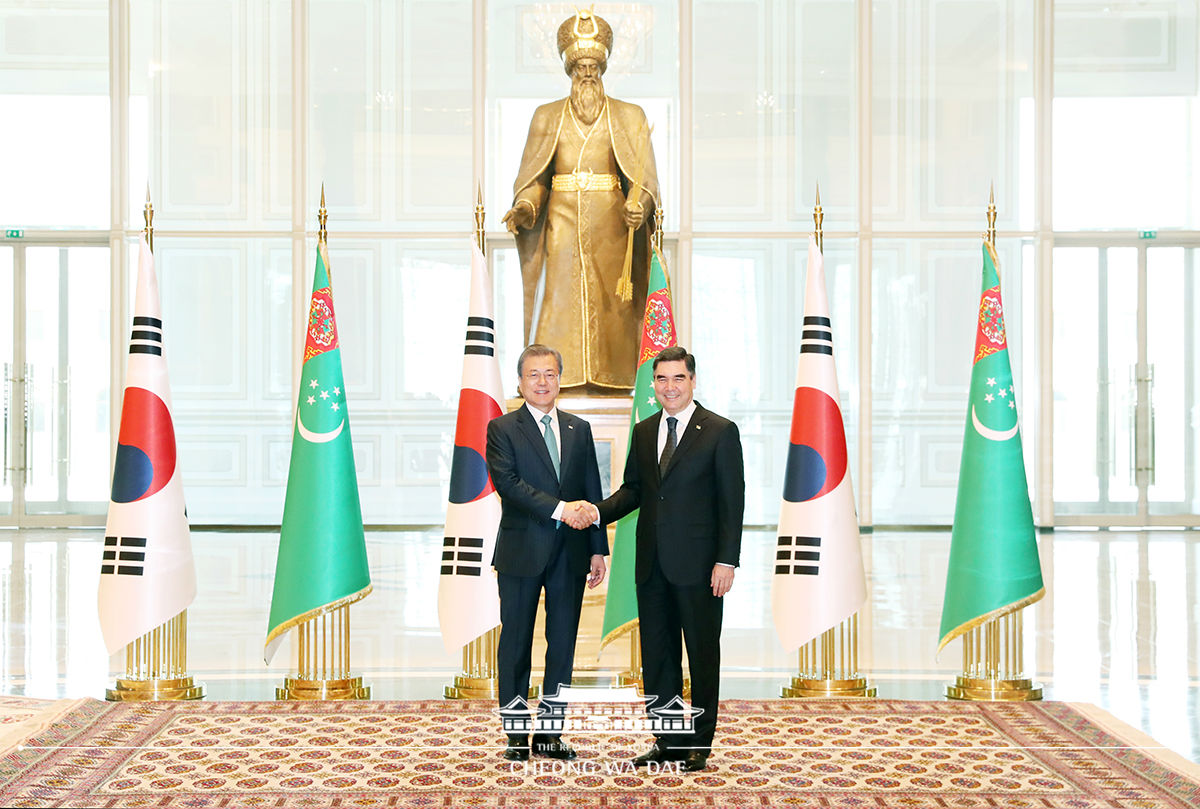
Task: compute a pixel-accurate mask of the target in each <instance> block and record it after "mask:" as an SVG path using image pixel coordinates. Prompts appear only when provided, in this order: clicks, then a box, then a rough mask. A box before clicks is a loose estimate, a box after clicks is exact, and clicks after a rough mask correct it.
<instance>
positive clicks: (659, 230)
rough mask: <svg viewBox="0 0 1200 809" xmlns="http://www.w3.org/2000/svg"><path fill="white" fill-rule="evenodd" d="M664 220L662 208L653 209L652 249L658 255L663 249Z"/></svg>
mask: <svg viewBox="0 0 1200 809" xmlns="http://www.w3.org/2000/svg"><path fill="white" fill-rule="evenodd" d="M664 218H666V217H665V216H664V215H663V209H662V206H661V205H659V206H658V207H657V208H655V209H654V249H655V250H657V251H658V252H659V253H661V252H662V249H663V219H664Z"/></svg>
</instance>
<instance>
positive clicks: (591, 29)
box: [504, 11, 658, 394]
mask: <svg viewBox="0 0 1200 809" xmlns="http://www.w3.org/2000/svg"><path fill="white" fill-rule="evenodd" d="M612 41H613V33H612V27H611V26H609V24H608V23H607V22H605V21H604V20H603V19H601V18H600V17H598V16H596V15H594V14H592V13H591V12H590V11H580V12H578V13H577V14H576V15H575V16H574V17H571V18H569V19H567V20H566V21H565V22H564V23H563V24H562V25H561V26H559V29H558V52H559V53H560V54H561V55H562V58H563V67H564V69H565V70H566V72H567V75H568V76H570V77H571V95H570V96H569V97H567V98H562V99H559V100H558V101H552V102H550V103H549V104H543V105H542V106H540V107H538V108H537V110H536V111H534V113H533V121H532V122H531V123H530V125H529V138H528V140H527V141H526V143H525V153H524V155H523V156H522V157H521V170H520V172H519V173H518V175H517V181H516V183H515V184H514V188H513V194H514V199H513V206H512V208H511V209H510V210H509V211H508V213H506V214H505V215H504V222H505V224H506V225H507V227H508V229H509V231H510V232H512V233H514V234H515V235H516V237H517V252H518V253H519V254H520V258H521V277H522V281H523V282H524V290H525V342H526V343H527V344H528V343H534V342H537V343H543V344H545V345H549V346H553V347H554V348H556V349H558V350H559V351H560V352H562V355H563V375H562V387H563V389H564V390H568V389H569V390H571V392H574V393H591V394H595V393H600V394H619V393H624V392H626V391H628V390H629V389H630V388H632V387H633V380H634V373H635V371H636V366H637V350H638V341H639V339H640V338H641V332H640V328H641V321H642V315H643V310H644V309H645V305H646V279H647V272H648V269H649V259H650V232H651V230H652V229H653V227H654V209H655V208H656V207H657V205H658V175H657V172H656V171H655V168H654V150H653V148H652V147H651V145H650V128H649V126H648V125H647V123H646V114H645V112H643V111H642V108H641V107H639V106H637V105H636V104H630V103H628V102H625V101H618V100H617V99H615V98H608V97H607V96H605V94H604V85H603V83H602V81H601V78H600V77H601V75H602V74H603V73H604V70H605V68H606V67H607V66H608V55H609V53H610V52H611V50H612ZM630 242H632V261H628V260H627V254H628V253H629V250H628V249H627V247H628V245H629V243H630ZM630 284H632V289H631V288H630ZM630 292H632V295H631V294H630Z"/></svg>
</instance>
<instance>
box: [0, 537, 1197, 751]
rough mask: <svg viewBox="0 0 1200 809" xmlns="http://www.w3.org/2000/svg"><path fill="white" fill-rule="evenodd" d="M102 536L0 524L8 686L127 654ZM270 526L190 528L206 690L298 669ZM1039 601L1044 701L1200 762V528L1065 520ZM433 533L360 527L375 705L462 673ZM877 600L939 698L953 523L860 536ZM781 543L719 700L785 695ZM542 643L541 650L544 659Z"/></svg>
mask: <svg viewBox="0 0 1200 809" xmlns="http://www.w3.org/2000/svg"><path fill="white" fill-rule="evenodd" d="M102 541H103V540H102V532H100V531H99V530H96V531H48V530H19V531H15V530H5V531H0V618H2V620H3V626H4V632H3V637H2V641H0V642H2V644H3V648H2V649H0V691H3V692H4V693H8V694H28V695H31V696H39V697H62V696H72V697H73V696H92V697H102V696H103V694H104V689H105V688H106V687H108V686H110V685H111V684H112V683H111V680H112V677H113V676H114V675H115V674H117V673H119V672H120V671H121V670H122V669H123V666H124V660H123V657H121V656H118V657H116V658H113V659H112V660H110V659H109V658H108V656H107V655H106V654H105V651H104V646H103V643H102V640H101V637H100V629H99V622H98V619H97V614H96V588H97V583H98V578H99V572H98V571H99V565H100V555H101V546H102ZM277 541H278V537H277V535H275V534H272V533H225V532H197V533H195V534H193V546H194V549H195V555H196V563H197V573H198V578H199V592H200V596H199V597H198V598H197V600H196V602H195V603H194V604H193V606H192V607H191V608H190V610H189V669H190V671H191V673H192V674H193V675H194V676H196V677H197V679H199V680H202V681H203V682H204V683H205V684H206V685H207V688H208V695H209V698H210V699H218V700H221V699H239V700H240V699H272V698H273V697H274V688H275V686H276V685H278V684H279V683H280V682H281V681H282V679H283V677H284V676H285V675H286V674H287V673H288V670H289V666H290V665H291V663H292V659H293V653H292V650H291V649H290V648H289V647H288V646H287V645H286V644H285V646H284V648H283V649H282V650H281V651H280V653H279V655H277V657H276V659H275V661H274V663H273V664H272V665H271V666H269V667H268V666H266V665H265V664H264V662H263V654H262V651H263V639H264V637H265V634H266V625H267V612H268V609H269V606H270V598H271V585H272V581H273V571H274V567H275V551H276V543H277ZM1039 543H1040V551H1041V559H1042V569H1043V574H1044V577H1045V579H1046V582H1047V593H1048V594H1047V597H1046V598H1045V599H1043V600H1042V601H1041V602H1040V603H1038V604H1036V605H1034V606H1033V607H1031V608H1030V609H1028V610H1027V611H1026V615H1025V663H1026V673H1027V675H1029V676H1032V677H1035V678H1036V679H1038V680H1039V681H1040V682H1042V683H1043V684H1044V685H1045V687H1046V690H1045V693H1046V698H1047V699H1056V700H1065V701H1071V702H1091V703H1095V704H1098V705H1100V706H1102V707H1104V708H1106V709H1107V710H1109V711H1111V712H1112V713H1113V714H1115V715H1116V716H1117V717H1119V718H1120V719H1122V720H1123V721H1125V722H1128V723H1129V724H1131V725H1134V726H1135V727H1140V728H1141V729H1142V730H1144V731H1145V732H1146V733H1148V734H1150V735H1151V736H1153V737H1154V738H1156V739H1158V740H1159V741H1160V742H1162V743H1163V744H1165V745H1167V746H1168V747H1170V748H1172V749H1174V750H1176V751H1179V752H1180V753H1182V754H1184V755H1185V756H1187V757H1189V758H1191V759H1192V760H1198V759H1200V722H1198V721H1197V717H1198V715H1200V713H1198V711H1197V707H1198V706H1197V701H1198V694H1200V653H1198V651H1197V647H1198V646H1200V597H1198V595H1197V586H1198V585H1197V582H1198V580H1200V554H1198V549H1200V534H1198V533H1194V532H1169V531H1154V532H1117V531H1058V532H1055V533H1053V534H1045V535H1042V536H1041V538H1040V540H1039ZM441 545H442V538H441V533H440V532H439V531H428V532H376V533H372V534H369V535H368V538H367V546H368V552H369V555H370V559H371V571H372V578H373V580H374V584H375V592H374V593H373V594H372V595H371V596H369V597H368V598H367V599H366V600H365V601H363V602H361V603H360V604H357V605H355V606H354V607H353V608H352V615H353V639H352V664H353V667H354V669H355V670H356V672H358V673H361V674H363V675H365V676H366V679H367V680H368V681H369V682H370V683H371V685H372V686H373V689H374V691H373V695H374V697H375V698H376V699H416V698H431V697H437V696H439V695H440V693H441V688H442V686H443V685H444V684H445V683H447V682H448V681H449V680H450V678H451V677H452V676H453V675H454V674H455V673H457V672H458V670H459V664H460V662H461V657H460V654H459V652H458V651H447V650H446V649H445V648H444V647H443V645H442V641H441V635H440V633H439V631H438V622H437V583H438V582H437V576H438V567H439V560H440V555H441ZM863 547H864V557H865V559H866V563H867V567H868V576H869V578H870V602H869V604H868V605H867V606H866V607H864V609H863V610H862V613H861V622H860V627H861V630H860V631H861V645H860V653H859V660H860V665H861V666H862V667H863V669H864V670H865V671H866V672H867V674H868V676H869V677H870V678H871V680H872V682H873V683H874V684H875V685H876V686H877V687H878V689H879V696H881V697H890V698H903V699H939V698H941V695H942V691H943V689H944V687H945V685H946V684H947V683H948V682H950V681H951V680H952V679H953V677H954V675H955V674H956V673H957V672H958V671H959V668H960V665H961V657H960V652H959V644H958V643H954V644H952V645H951V646H950V647H948V648H947V650H946V652H944V653H943V654H942V655H941V657H940V658H935V656H934V652H935V650H936V648H937V632H938V623H939V620H940V613H941V601H942V591H943V588H944V585H945V574H946V562H947V558H948V555H949V550H950V535H949V532H914V531H889V532H885V531H880V532H878V533H875V534H871V535H867V536H865V537H864V540H863ZM774 548H775V536H774V534H773V533H768V532H751V533H747V535H746V536H745V539H744V541H743V556H742V567H741V568H740V569H739V571H738V574H737V579H736V581H735V584H734V589H733V591H732V592H731V594H730V596H729V601H728V603H727V605H726V612H725V631H724V639H723V666H724V668H723V685H722V689H723V691H722V694H723V695H724V696H728V697H746V698H761V697H774V696H777V695H778V692H779V687H780V685H781V684H782V683H783V682H784V681H786V679H787V678H788V677H789V676H790V674H791V673H792V670H793V669H794V668H795V657H794V655H792V654H785V653H784V652H783V650H782V649H781V648H780V646H779V642H778V640H777V638H776V636H775V630H774V627H773V624H772V621H771V593H770V571H771V569H772V563H773V556H774ZM602 615H603V594H602V593H601V594H596V595H589V597H588V598H587V600H586V601H585V607H584V619H583V627H582V629H581V638H580V644H579V654H578V656H577V660H576V669H577V672H579V673H580V674H581V675H583V676H594V677H600V678H604V677H608V676H610V675H612V674H614V673H616V672H618V671H620V670H623V669H624V668H626V667H627V664H628V659H629V650H628V644H627V643H625V642H624V641H618V642H616V643H614V644H612V645H610V646H609V647H608V648H606V649H605V650H603V651H601V650H600V648H599V627H600V620H601V617H602ZM541 654H542V650H540V649H537V648H535V650H534V662H535V666H536V665H537V664H538V661H539V660H540V656H541Z"/></svg>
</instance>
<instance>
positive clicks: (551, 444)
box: [542, 413, 558, 477]
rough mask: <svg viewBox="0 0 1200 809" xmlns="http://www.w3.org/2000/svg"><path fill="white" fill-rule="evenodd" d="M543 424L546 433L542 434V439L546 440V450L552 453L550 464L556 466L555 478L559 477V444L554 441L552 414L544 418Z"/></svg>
mask: <svg viewBox="0 0 1200 809" xmlns="http://www.w3.org/2000/svg"><path fill="white" fill-rule="evenodd" d="M542 424H545V425H546V431H545V432H544V433H542V437H543V438H544V439H546V449H547V450H548V451H549V452H550V463H552V464H554V477H558V442H557V441H555V440H554V431H553V430H551V429H550V414H549V413H547V414H546V415H544V416H542Z"/></svg>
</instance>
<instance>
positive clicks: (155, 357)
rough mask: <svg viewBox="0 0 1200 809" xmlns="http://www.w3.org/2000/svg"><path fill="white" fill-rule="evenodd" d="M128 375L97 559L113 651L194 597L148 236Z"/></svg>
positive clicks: (105, 631) (106, 632)
mask: <svg viewBox="0 0 1200 809" xmlns="http://www.w3.org/2000/svg"><path fill="white" fill-rule="evenodd" d="M125 379H126V382H125V395H124V397H123V401H122V405H121V431H120V434H119V436H118V438H117V458H116V462H115V463H114V465H113V477H112V495H111V499H110V501H109V504H108V522H107V524H106V526H105V530H104V549H103V558H102V560H101V563H100V589H99V609H100V628H101V631H102V632H103V634H104V643H105V645H106V646H107V647H108V653H109V654H110V655H112V654H116V653H117V652H118V651H120V649H121V648H122V647H124V646H126V645H127V644H129V643H130V642H131V641H133V640H135V639H136V638H138V637H141V636H142V635H144V634H146V633H147V632H149V631H150V630H151V629H154V628H155V627H157V626H160V625H161V624H163V623H166V622H167V621H168V620H170V619H171V618H174V617H175V616H176V615H178V614H179V613H180V612H182V611H183V610H185V609H187V607H188V605H189V604H191V603H192V600H193V599H194V598H195V597H196V568H195V564H194V563H193V560H192V542H191V534H190V532H189V530H188V521H187V514H186V513H185V507H184V501H183V483H182V482H181V480H180V476H179V465H178V463H177V458H176V454H175V428H174V425H173V423H172V420H171V388H170V384H169V382H168V380H167V362H166V359H165V358H164V356H163V322H162V313H161V309H160V307H159V298H158V279H157V277H156V276H155V274H154V256H153V254H152V253H151V252H150V247H149V246H148V245H147V244H146V237H145V236H142V238H141V242H140V253H139V256H138V277H137V294H136V297H135V300H134V305H133V329H132V332H131V334H130V339H129V360H128V365H127V366H126V376H125Z"/></svg>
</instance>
